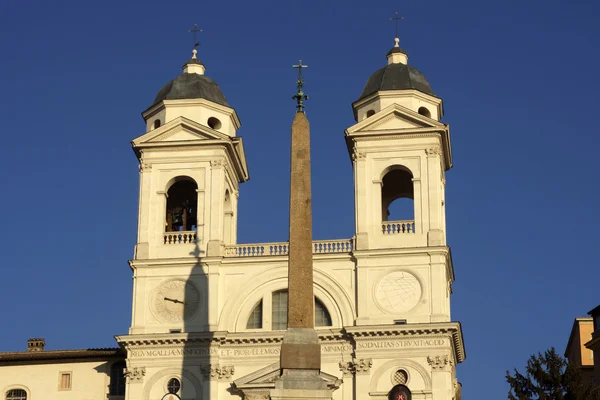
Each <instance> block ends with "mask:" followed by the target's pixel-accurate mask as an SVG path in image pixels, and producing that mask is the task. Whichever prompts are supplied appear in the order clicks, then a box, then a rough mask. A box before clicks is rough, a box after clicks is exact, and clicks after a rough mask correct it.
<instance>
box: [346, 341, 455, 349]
mask: <svg viewBox="0 0 600 400" xmlns="http://www.w3.org/2000/svg"><path fill="white" fill-rule="evenodd" d="M445 344H446V341H445V340H444V339H414V340H398V341H391V340H390V341H386V342H358V343H356V348H358V349H394V348H405V347H438V346H444V345H445Z"/></svg>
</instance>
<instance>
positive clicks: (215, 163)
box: [210, 159, 223, 167]
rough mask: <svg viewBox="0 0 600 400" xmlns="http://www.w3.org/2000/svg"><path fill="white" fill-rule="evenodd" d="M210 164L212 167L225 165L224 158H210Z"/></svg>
mask: <svg viewBox="0 0 600 400" xmlns="http://www.w3.org/2000/svg"><path fill="white" fill-rule="evenodd" d="M210 166H211V167H222V166H223V160H220V159H217V160H210Z"/></svg>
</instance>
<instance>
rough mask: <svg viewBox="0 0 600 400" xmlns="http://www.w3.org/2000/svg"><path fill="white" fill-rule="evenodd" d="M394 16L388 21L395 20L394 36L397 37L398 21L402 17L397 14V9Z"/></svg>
mask: <svg viewBox="0 0 600 400" xmlns="http://www.w3.org/2000/svg"><path fill="white" fill-rule="evenodd" d="M394 14H395V16H394V17H393V18H390V21H396V37H398V21H401V20H403V19H404V17H399V16H398V11H396V12H395V13H394Z"/></svg>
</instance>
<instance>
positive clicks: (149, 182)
mask: <svg viewBox="0 0 600 400" xmlns="http://www.w3.org/2000/svg"><path fill="white" fill-rule="evenodd" d="M205 70H206V69H205V67H204V64H203V63H202V62H200V60H198V59H197V57H196V50H194V52H193V56H192V58H191V59H190V60H189V61H188V62H186V63H185V65H184V66H183V74H181V75H179V76H178V77H177V78H175V79H174V80H172V81H171V82H169V83H167V84H166V85H165V86H164V87H163V88H162V89H161V90H160V91H159V92H158V95H157V96H156V98H155V100H154V102H153V104H152V105H151V106H150V107H149V108H148V109H147V110H146V111H144V112H143V113H142V116H143V118H144V121H145V122H146V133H145V134H144V135H142V136H140V137H138V138H137V139H134V140H133V141H132V144H133V149H134V151H135V153H136V155H137V157H138V159H139V161H140V200H139V226H138V240H137V245H136V249H135V259H154V258H173V257H185V256H190V255H191V254H192V252H193V251H195V252H196V255H197V256H206V255H215V256H218V255H220V254H221V250H222V247H223V245H230V244H235V243H236V230H237V217H236V214H237V199H238V193H239V190H238V185H239V184H240V183H242V182H245V181H246V180H248V167H247V165H246V159H245V154H244V147H243V143H242V138H241V137H238V136H236V132H237V130H238V129H239V128H240V120H239V118H238V116H237V113H236V111H235V110H234V109H233V108H231V107H230V106H229V104H228V103H227V100H226V99H225V96H224V95H223V93H222V92H221V90H220V88H219V86H218V85H217V84H216V83H215V82H214V81H213V80H212V79H210V78H208V77H207V76H206V75H205V74H204V73H205Z"/></svg>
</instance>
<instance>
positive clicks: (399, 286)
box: [375, 271, 423, 313]
mask: <svg viewBox="0 0 600 400" xmlns="http://www.w3.org/2000/svg"><path fill="white" fill-rule="evenodd" d="M422 292H423V290H422V288H421V283H420V282H419V280H418V279H417V278H416V277H415V276H414V275H413V274H411V273H409V272H406V271H394V272H391V273H389V274H387V275H385V276H384V277H383V278H381V280H380V281H379V283H378V284H377V286H376V288H375V301H376V302H377V304H378V305H379V306H380V307H381V308H382V309H384V310H385V311H388V312H390V313H398V312H404V311H409V310H411V309H413V308H414V307H415V306H416V305H417V304H418V303H419V300H420V299H421V294H422Z"/></svg>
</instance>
